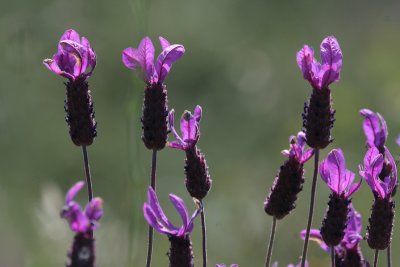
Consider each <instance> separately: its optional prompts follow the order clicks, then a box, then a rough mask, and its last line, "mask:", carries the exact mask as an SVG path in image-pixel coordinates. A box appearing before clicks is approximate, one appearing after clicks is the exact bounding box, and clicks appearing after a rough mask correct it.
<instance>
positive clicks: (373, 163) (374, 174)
mask: <svg viewBox="0 0 400 267" xmlns="http://www.w3.org/2000/svg"><path fill="white" fill-rule="evenodd" d="M385 155H386V157H388V159H389V161H390V165H391V167H392V169H391V172H390V173H389V175H387V176H386V177H384V179H383V180H382V179H380V178H379V175H380V174H381V171H382V168H383V163H384V156H383V154H381V153H379V150H378V148H376V147H371V148H370V149H368V151H367V153H366V154H365V157H364V166H362V165H360V166H359V168H360V175H361V176H362V177H363V178H364V179H365V180H366V182H367V183H368V185H369V186H370V187H371V189H372V191H373V193H374V195H375V196H377V197H379V198H381V199H386V198H389V197H390V196H391V195H392V191H393V190H394V189H395V187H396V183H397V168H396V163H395V161H394V159H393V157H392V154H390V152H389V150H388V149H387V148H386V147H385Z"/></svg>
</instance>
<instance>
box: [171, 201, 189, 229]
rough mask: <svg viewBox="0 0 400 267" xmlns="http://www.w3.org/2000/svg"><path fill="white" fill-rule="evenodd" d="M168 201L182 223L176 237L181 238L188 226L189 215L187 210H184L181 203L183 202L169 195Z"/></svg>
mask: <svg viewBox="0 0 400 267" xmlns="http://www.w3.org/2000/svg"><path fill="white" fill-rule="evenodd" d="M169 200H170V201H171V203H172V205H173V206H174V207H175V209H176V211H177V212H178V213H179V215H180V216H181V218H182V222H183V225H182V227H181V228H180V230H179V233H178V235H179V236H181V235H183V234H185V232H184V231H185V229H187V227H188V225H189V213H188V210H187V208H186V205H185V203H184V202H183V200H182V199H181V198H180V197H178V196H176V195H174V194H170V195H169Z"/></svg>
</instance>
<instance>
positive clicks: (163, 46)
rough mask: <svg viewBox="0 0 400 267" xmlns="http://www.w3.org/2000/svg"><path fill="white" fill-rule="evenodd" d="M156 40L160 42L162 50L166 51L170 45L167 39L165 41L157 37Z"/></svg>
mask: <svg viewBox="0 0 400 267" xmlns="http://www.w3.org/2000/svg"><path fill="white" fill-rule="evenodd" d="M158 39H159V40H160V44H161V48H162V50H165V49H167V47H168V46H170V45H171V44H170V43H169V42H168V41H167V39H165V38H164V37H162V36H159V37H158Z"/></svg>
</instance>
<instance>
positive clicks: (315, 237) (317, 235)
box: [300, 229, 330, 252]
mask: <svg viewBox="0 0 400 267" xmlns="http://www.w3.org/2000/svg"><path fill="white" fill-rule="evenodd" d="M300 237H301V239H303V240H304V239H305V238H306V230H303V231H301V232H300ZM310 240H312V241H314V242H316V243H317V244H318V245H319V246H320V247H321V248H322V249H323V250H325V251H327V252H329V251H330V248H329V247H328V245H326V244H325V242H324V241H323V240H322V236H321V232H320V230H319V229H310Z"/></svg>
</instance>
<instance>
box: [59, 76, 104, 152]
mask: <svg viewBox="0 0 400 267" xmlns="http://www.w3.org/2000/svg"><path fill="white" fill-rule="evenodd" d="M66 87H67V93H66V99H65V105H64V108H65V111H66V112H67V116H66V118H65V119H66V121H67V123H68V126H69V134H70V136H71V139H72V142H74V144H75V145H77V146H89V145H91V144H92V143H93V140H94V138H95V137H96V136H97V131H96V125H97V123H96V121H95V118H94V110H93V101H92V96H91V93H90V90H89V85H88V83H87V81H86V80H85V79H84V78H77V79H76V80H73V81H71V80H70V81H68V82H67V83H66Z"/></svg>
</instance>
